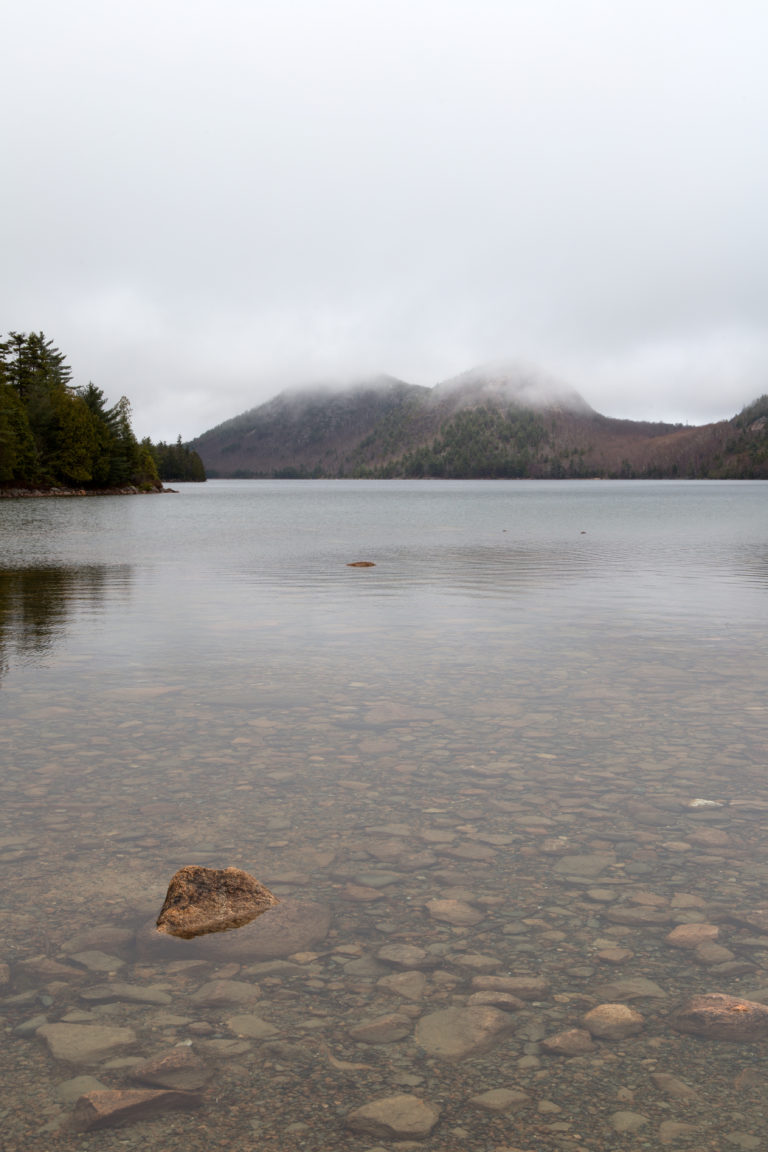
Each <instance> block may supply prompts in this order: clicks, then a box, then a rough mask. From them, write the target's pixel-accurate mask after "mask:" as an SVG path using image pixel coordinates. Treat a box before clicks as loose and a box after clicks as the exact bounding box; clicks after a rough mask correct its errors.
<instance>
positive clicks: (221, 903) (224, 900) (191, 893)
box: [157, 864, 277, 940]
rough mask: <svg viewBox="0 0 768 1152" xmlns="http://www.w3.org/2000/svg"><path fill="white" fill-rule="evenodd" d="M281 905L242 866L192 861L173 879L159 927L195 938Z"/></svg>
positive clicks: (245, 920)
mask: <svg viewBox="0 0 768 1152" xmlns="http://www.w3.org/2000/svg"><path fill="white" fill-rule="evenodd" d="M275 904H277V897H276V896H273V895H272V893H271V892H270V891H269V889H268V888H265V887H264V885H263V884H259V882H258V880H254V878H253V876H249V874H248V873H247V872H243V871H242V870H241V869H240V868H203V867H201V866H200V865H198V864H188V865H187V867H186V868H181V869H179V871H178V872H177V873H176V874H175V875H174V876H173V877H172V878H171V883H170V884H169V885H168V892H167V894H166V897H165V903H164V904H163V907H162V908H161V910H160V915H159V916H158V918H157V929H158V931H159V932H165V933H167V934H168V935H169V936H181V937H182V939H184V940H191V939H192V938H193V937H195V936H205V935H206V934H207V933H209V932H228V931H229V930H230V929H231V928H240V927H242V925H243V924H248V923H250V921H251V920H255V919H256V917H257V916H260V915H261V914H262V912H266V911H267V909H268V908H272V907H274V905H275Z"/></svg>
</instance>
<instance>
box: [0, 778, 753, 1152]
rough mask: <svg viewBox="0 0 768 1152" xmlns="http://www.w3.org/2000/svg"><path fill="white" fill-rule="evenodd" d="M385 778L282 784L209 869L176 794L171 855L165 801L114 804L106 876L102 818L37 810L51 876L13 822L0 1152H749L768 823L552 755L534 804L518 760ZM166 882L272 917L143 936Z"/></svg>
mask: <svg viewBox="0 0 768 1152" xmlns="http://www.w3.org/2000/svg"><path fill="white" fill-rule="evenodd" d="M394 775H395V779H396V780H397V779H399V780H400V781H401V783H400V784H399V785H398V786H395V787H391V786H390V787H389V788H388V789H387V791H386V793H385V792H384V790H383V789H381V788H379V787H377V783H376V780H375V779H368V780H360V779H354V778H351V777H346V776H345V775H344V773H343V771H337V772H336V773H326V774H324V775H323V777H322V779H321V778H319V777H317V778H315V783H314V785H313V786H312V787H311V788H307V787H304V786H303V785H302V787H297V780H296V777H295V776H294V775H293V774H292V773H290V772H288V771H283V772H281V771H277V770H276V771H273V772H272V773H271V775H267V777H266V779H265V781H264V782H263V784H262V786H261V787H260V790H259V803H258V805H257V806H254V807H252V808H251V809H250V812H251V819H250V822H246V820H245V816H244V815H242V816H238V815H236V814H235V813H234V812H233V814H232V816H231V818H230V819H231V821H232V823H233V824H235V825H236V824H237V822H238V820H239V819H242V824H241V825H240V826H239V828H238V835H237V837H236V838H234V839H232V842H231V845H230V846H229V847H227V846H225V847H224V848H222V847H221V846H220V845H219V844H217V843H216V834H215V828H214V826H213V824H211V826H210V827H208V829H207V831H206V819H205V813H204V812H200V811H199V812H198V813H197V816H196V818H195V819H193V818H192V815H193V814H192V813H191V812H186V813H185V810H184V801H183V799H182V798H181V795H180V797H179V801H178V805H177V807H176V817H175V818H174V822H173V824H172V825H171V823H170V822H169V824H168V829H167V831H166V832H165V833H162V834H161V833H160V832H159V831H158V827H159V826H161V825H162V824H163V821H164V820H165V819H166V817H167V816H169V815H170V807H171V806H170V805H169V804H168V803H167V802H166V803H165V806H164V802H162V801H152V800H151V799H149V798H148V797H147V796H146V795H143V796H142V795H141V794H139V795H134V799H133V801H132V802H133V803H136V804H138V806H139V808H140V809H142V810H143V815H144V818H145V827H144V829H143V830H142V831H140V832H139V831H135V832H133V833H131V834H124V835H123V838H122V839H120V833H119V831H118V828H119V825H116V826H115V830H114V836H115V840H114V841H113V849H114V856H113V858H112V859H111V861H110V864H109V866H108V867H105V868H101V869H99V868H98V867H96V866H95V864H96V858H97V855H96V854H97V847H98V846H103V842H102V840H101V838H100V837H95V836H94V831H93V829H94V823H93V822H92V820H91V819H90V818H95V820H96V821H97V822H99V821H100V822H102V823H104V822H105V821H106V824H108V823H109V819H110V818H111V817H112V816H113V815H114V813H113V812H112V811H111V809H110V805H111V801H107V800H101V801H99V800H98V799H97V798H95V797H94V796H93V795H92V796H90V797H89V798H88V802H86V801H85V798H84V797H80V799H79V800H78V798H77V796H67V794H66V792H62V793H61V795H59V796H58V797H57V799H56V802H55V804H54V806H53V807H52V808H51V809H50V812H49V815H48V817H47V821H46V829H45V835H46V836H47V837H49V848H51V847H52V846H53V845H55V844H56V843H57V842H58V843H60V844H61V846H62V858H61V860H60V861H57V860H56V854H55V852H50V853H49V855H48V856H47V857H46V862H45V863H43V862H41V859H40V857H39V856H38V855H37V853H36V847H35V844H34V843H33V841H32V837H31V835H30V834H29V833H28V832H25V831H24V828H23V826H21V825H20V826H19V827H18V829H17V830H16V831H14V830H13V829H12V828H11V827H7V828H6V831H5V833H4V835H3V836H2V839H0V861H1V862H2V864H3V868H4V869H5V870H6V872H7V873H11V874H13V875H14V876H15V877H16V880H15V883H14V884H12V885H11V895H10V898H9V899H8V900H7V901H6V907H5V908H4V909H3V911H2V913H1V914H0V926H1V927H2V931H3V935H2V939H3V951H2V960H3V963H2V965H1V966H0V979H1V980H2V1001H1V1002H0V1017H1V1018H2V1027H3V1044H2V1047H1V1048H0V1070H1V1077H0V1078H1V1079H2V1084H3V1098H2V1100H0V1146H1V1147H2V1149H3V1152H30V1150H37V1149H46V1150H48V1149H50V1150H59V1149H62V1150H63V1149H67V1150H69V1149H78V1150H82V1152H85V1150H87V1149H121V1150H125V1149H130V1148H133V1147H136V1148H139V1147H142V1148H144V1147H148V1146H149V1147H152V1148H158V1149H159V1148H163V1149H172V1148H175V1147H179V1148H181V1147H183V1148H184V1149H185V1152H198V1150H203V1149H216V1148H221V1149H225V1148H226V1149H238V1150H239V1149H243V1150H250V1149H253V1150H256V1149H275V1150H280V1152H283V1150H284V1152H289V1150H290V1152H294V1150H300V1149H301V1150H303V1149H307V1150H309V1152H311V1150H313V1149H317V1150H318V1152H319V1150H326V1149H328V1150H330V1149H334V1150H339V1149H349V1150H350V1152H352V1150H354V1152H357V1150H361V1152H373V1150H374V1149H377V1148H381V1147H386V1148H397V1149H401V1150H403V1152H406V1150H408V1149H417V1148H418V1149H421V1148H424V1149H425V1150H427V1152H432V1150H434V1152H442V1150H445V1152H449V1150H450V1152H454V1150H456V1152H459V1150H465V1149H470V1148H471V1149H473V1150H474V1149H479V1150H483V1152H484V1150H486V1149H488V1150H495V1152H502V1150H503V1152H512V1150H514V1152H534V1150H535V1152H540V1150H550V1149H551V1150H556V1149H557V1150H563V1152H575V1150H577V1149H592V1150H594V1152H597V1150H600V1149H612V1148H638V1149H641V1148H654V1149H655V1148H659V1147H670V1148H678V1147H679V1148H681V1149H682V1148H684V1149H692V1150H694V1152H703V1150H704V1149H707V1150H712V1152H715V1150H717V1152H726V1150H727V1149H730V1148H733V1149H745V1150H749V1149H761V1148H765V1147H768V1109H766V1097H767V1096H768V1078H766V1073H765V1067H766V1056H767V1055H768V1007H766V1006H765V1005H768V903H765V902H764V901H763V893H764V889H765V882H766V878H767V877H768V866H767V865H765V864H763V863H761V861H762V859H763V857H764V847H765V838H766V829H768V802H766V801H761V800H758V799H755V797H754V796H753V795H752V796H751V795H749V794H746V793H744V794H741V795H739V794H736V793H734V791H733V790H731V792H730V794H728V793H727V792H726V786H725V778H726V775H727V766H724V767H723V772H722V778H721V779H719V780H718V777H717V773H713V775H712V778H711V780H710V789H709V791H710V794H711V797H713V798H708V797H700V796H697V795H696V794H694V793H692V792H691V790H690V787H689V786H688V785H689V782H688V781H682V782H681V781H678V782H677V783H673V784H670V783H669V781H668V780H662V779H659V781H658V784H657V785H656V786H655V787H651V788H646V789H645V791H644V793H643V795H642V796H636V797H631V796H630V797H629V798H628V795H627V790H626V788H625V787H624V786H623V784H622V786H618V781H617V779H615V778H614V779H612V778H611V775H610V773H608V772H603V773H596V774H595V775H593V776H592V777H591V778H589V779H587V778H586V777H581V778H579V777H577V778H574V776H573V774H572V773H568V774H566V773H563V772H562V771H561V770H560V769H558V768H557V767H556V766H555V765H548V764H547V763H546V762H544V764H543V765H542V770H541V775H540V778H539V782H540V788H539V790H538V791H534V790H533V789H532V787H531V783H530V780H529V778H528V775H527V773H526V772H525V771H524V770H523V769H522V768H520V767H515V765H514V764H513V763H503V764H502V763H498V764H496V765H492V764H491V765H487V766H484V767H482V768H481V767H478V766H472V767H469V768H467V767H466V766H465V767H464V769H463V771H462V774H461V778H458V777H457V775H456V774H455V773H454V772H453V771H452V770H451V769H450V768H449V767H447V766H445V767H444V768H443V769H442V770H441V769H440V768H439V767H437V766H435V768H434V770H433V771H432V772H431V773H430V776H429V779H428V780H427V779H426V778H422V777H420V776H419V775H418V773H417V772H416V771H415V770H414V769H413V768H409V766H408V765H407V764H406V763H403V764H402V765H401V767H400V771H399V773H397V772H395V774H394ZM50 782H51V781H50V780H49V781H47V784H50ZM43 785H44V786H47V785H46V781H45V780H43ZM29 787H30V786H29V785H28V784H27V790H28V791H29ZM32 787H33V790H34V786H32ZM249 787H250V786H249V785H248V784H243V785H242V786H241V790H240V792H239V794H238V795H236V796H234V798H233V805H234V808H235V810H236V811H242V812H243V813H244V812H245V810H246V808H247V804H246V801H250V800H251V799H252V797H251V796H250V794H249ZM190 795H194V792H192V793H191V794H190ZM342 796H343V797H344V806H343V811H342V810H341V809H340V808H339V798H340V797H342ZM34 798H35V797H34V794H32V795H28V796H27V797H26V799H25V797H24V796H23V795H21V796H19V797H17V801H18V803H20V804H21V805H23V804H24V803H29V802H30V801H34ZM89 804H90V809H89ZM179 813H180V815H179ZM86 817H88V818H86ZM133 823H134V824H135V821H134V822H133ZM153 826H154V830H153ZM97 840H98V845H97ZM249 840H250V843H249ZM73 842H74V843H75V845H76V848H77V857H76V858H75V857H74V856H73V857H72V860H73V863H72V864H71V866H70V865H68V863H67V852H68V851H69V852H73V851H74V850H73V849H72V847H71V845H72V843H73ZM67 846H69V847H67ZM89 852H91V854H92V855H91V859H90V862H89V859H88V857H89ZM222 856H224V857H225V858H224V859H222ZM182 863H196V864H204V865H210V866H217V867H218V866H223V865H225V864H231V863H234V864H236V865H237V866H238V867H243V868H248V869H249V870H250V871H251V872H252V873H253V874H254V875H256V876H257V877H258V879H259V880H261V881H263V882H264V883H265V884H267V885H268V886H269V888H270V889H271V891H273V892H274V893H275V895H276V896H277V897H278V899H279V904H277V906H275V907H274V908H271V909H269V910H268V911H266V912H265V913H264V914H263V915H261V916H259V917H258V919H256V920H254V921H253V922H251V923H250V924H246V925H245V926H244V927H241V928H238V929H236V930H234V931H230V932H217V933H215V934H212V935H209V936H203V937H199V938H197V939H190V940H186V939H177V938H174V937H172V936H168V935H163V934H161V933H159V932H158V931H157V930H156V927H155V918H156V915H157V912H158V911H159V908H160V904H161V903H162V898H163V892H164V888H165V885H166V883H167V880H168V877H169V868H172V867H174V868H175V867H176V866H178V865H180V864H182ZM25 870H26V871H27V873H28V876H27V879H26V881H25ZM31 891H34V892H35V901H34V904H33V903H31V901H30V892H31ZM73 909H74V911H73Z"/></svg>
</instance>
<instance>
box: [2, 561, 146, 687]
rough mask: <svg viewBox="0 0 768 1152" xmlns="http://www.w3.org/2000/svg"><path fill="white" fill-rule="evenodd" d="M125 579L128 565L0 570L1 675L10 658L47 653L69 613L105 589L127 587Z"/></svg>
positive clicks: (96, 601)
mask: <svg viewBox="0 0 768 1152" xmlns="http://www.w3.org/2000/svg"><path fill="white" fill-rule="evenodd" d="M129 578H130V568H129V566H128V565H120V566H108V565H105V564H93V565H88V566H84V567H82V568H79V567H78V568H72V567H69V568H58V567H47V568H11V569H0V675H2V674H3V672H5V671H6V670H7V668H8V664H9V661H10V658H11V656H17V657H18V658H20V659H24V658H27V657H31V656H39V655H42V654H43V653H45V652H48V651H49V650H50V649H51V648H53V646H54V645H55V644H56V642H57V641H58V640H61V639H62V637H63V634H64V630H65V627H66V624H67V621H68V620H69V618H70V616H71V614H72V611H73V610H74V609H76V608H77V607H78V606H81V605H86V606H90V607H92V606H94V605H99V604H101V603H102V602H103V601H104V598H105V595H106V593H107V591H108V590H112V591H114V589H115V588H116V587H120V586H122V587H125V586H127V584H128V581H129Z"/></svg>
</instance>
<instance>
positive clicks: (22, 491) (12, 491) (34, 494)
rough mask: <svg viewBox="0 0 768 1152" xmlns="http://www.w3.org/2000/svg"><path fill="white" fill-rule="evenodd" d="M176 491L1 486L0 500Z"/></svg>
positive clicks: (149, 493)
mask: <svg viewBox="0 0 768 1152" xmlns="http://www.w3.org/2000/svg"><path fill="white" fill-rule="evenodd" d="M166 492H174V493H175V492H176V489H175V488H165V487H163V488H137V487H136V485H135V484H126V485H124V486H122V487H120V488H59V487H56V488H0V500H23V499H32V498H39V497H46V498H47V497H54V496H55V497H65V496H153V495H156V494H160V493H166Z"/></svg>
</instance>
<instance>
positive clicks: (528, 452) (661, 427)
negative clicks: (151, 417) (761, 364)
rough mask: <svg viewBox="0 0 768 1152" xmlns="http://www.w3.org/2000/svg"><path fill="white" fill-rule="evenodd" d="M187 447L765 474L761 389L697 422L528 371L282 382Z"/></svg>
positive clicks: (225, 454) (218, 464) (552, 467)
mask: <svg viewBox="0 0 768 1152" xmlns="http://www.w3.org/2000/svg"><path fill="white" fill-rule="evenodd" d="M191 446H192V447H193V448H195V449H196V451H197V452H199V454H200V456H201V457H202V459H203V462H204V464H205V467H206V470H207V472H208V474H209V475H210V476H233V477H238V476H240V477H254V478H260V477H273V478H297V479H313V478H318V477H360V478H371V479H388V478H397V477H425V478H428V477H434V478H440V477H442V478H446V479H472V478H474V479H481V478H488V479H495V478H499V479H501V478H518V477H519V478H523V477H528V478H532V479H579V478H584V479H586V478H592V477H595V478H597V477H599V478H606V479H611V478H622V479H653V478H690V479H705V478H711V479H761V478H768V399H766V398H765V397H763V398H762V399H761V400H758V401H755V403H754V404H751V405H750V406H749V407H748V408H745V409H744V411H743V412H741V413H740V414H739V415H738V416H735V417H733V419H731V420H721V421H718V422H717V423H714V424H705V425H702V426H700V427H695V426H689V425H683V424H664V423H651V422H648V421H639V420H619V419H613V418H611V417H609V416H603V415H601V414H600V413H599V412H596V411H595V410H594V409H593V408H591V407H590V406H589V404H587V403H586V401H585V400H584V399H583V398H582V397H581V396H580V395H579V394H578V393H576V392H574V391H573V390H572V389H568V388H567V387H565V386H562V385H557V384H556V383H553V382H552V381H549V380H547V379H546V378H543V377H542V378H539V377H536V376H535V375H532V374H531V373H520V372H510V371H504V370H502V371H498V370H495V371H494V370H489V369H476V370H474V371H472V372H469V373H465V374H464V375H463V376H460V377H457V378H456V379H454V380H450V381H446V382H445V383H443V384H439V385H437V386H436V387H435V388H425V387H422V386H417V385H414V384H407V383H405V382H403V381H402V380H393V379H391V378H388V377H379V378H378V379H376V380H372V381H364V382H362V383H360V384H359V385H358V386H356V387H346V388H337V389H329V388H314V389H305V390H303V391H300V392H283V393H281V394H280V395H279V396H276V397H275V398H274V399H272V400H270V401H268V403H266V404H262V405H261V406H260V407H258V408H252V409H250V410H249V411H248V412H244V413H243V414H242V415H241V416H237V417H234V418H233V419H231V420H228V421H226V422H225V423H224V424H220V425H219V426H218V427H216V428H212V429H211V430H210V431H208V432H205V433H203V435H202V436H199V437H198V438H197V439H196V440H193V441H192V442H191Z"/></svg>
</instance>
